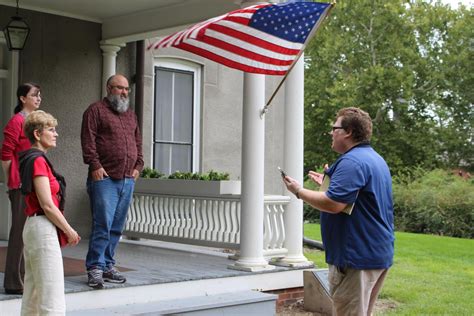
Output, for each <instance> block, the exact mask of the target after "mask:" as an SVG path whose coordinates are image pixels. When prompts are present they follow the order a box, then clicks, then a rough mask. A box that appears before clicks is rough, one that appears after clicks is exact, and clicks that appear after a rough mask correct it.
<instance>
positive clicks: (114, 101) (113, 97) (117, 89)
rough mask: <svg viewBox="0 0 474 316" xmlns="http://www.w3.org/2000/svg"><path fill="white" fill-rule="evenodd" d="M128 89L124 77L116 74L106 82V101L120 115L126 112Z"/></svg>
mask: <svg viewBox="0 0 474 316" xmlns="http://www.w3.org/2000/svg"><path fill="white" fill-rule="evenodd" d="M129 92H130V87H129V85H128V80H127V78H125V76H123V75H120V74H116V75H113V76H111V77H110V78H109V79H108V80H107V99H108V100H109V101H110V105H111V106H112V108H113V109H114V110H115V111H117V112H120V113H123V112H125V111H127V110H128V104H129V99H128V93H129Z"/></svg>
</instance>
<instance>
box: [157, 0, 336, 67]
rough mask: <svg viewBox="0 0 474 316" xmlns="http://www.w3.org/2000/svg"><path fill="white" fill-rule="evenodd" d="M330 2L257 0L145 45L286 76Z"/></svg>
mask: <svg viewBox="0 0 474 316" xmlns="http://www.w3.org/2000/svg"><path fill="white" fill-rule="evenodd" d="M330 7H331V4H329V3H318V2H289V3H277V4H260V5H254V6H250V7H247V8H244V9H241V10H236V11H232V12H230V13H227V14H224V15H221V16H219V17H216V18H212V19H209V20H207V21H204V22H201V23H198V24H196V25H193V26H191V27H189V28H188V29H186V30H183V31H180V32H177V33H175V34H172V35H169V36H167V37H165V38H163V39H162V40H160V41H158V42H156V43H154V44H152V45H150V46H149V47H148V49H151V48H154V49H160V48H165V47H176V48H179V49H182V50H185V51H189V52H192V53H194V54H197V55H200V56H203V57H205V58H208V59H210V60H213V61H215V62H218V63H220V64H223V65H226V66H228V67H231V68H235V69H239V70H242V71H245V72H251V73H258V74H266V75H285V74H286V72H287V71H288V70H289V69H291V65H292V64H293V62H294V61H295V59H296V58H298V57H299V55H300V52H301V50H303V49H304V47H305V43H306V40H307V39H308V38H309V37H310V36H311V35H312V34H313V33H314V31H313V32H312V30H313V29H314V30H316V29H317V28H318V27H319V24H320V23H321V22H322V21H323V20H324V17H325V16H326V15H327V13H328V11H329V8H330Z"/></svg>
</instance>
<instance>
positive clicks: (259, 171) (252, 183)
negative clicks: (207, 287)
mask: <svg viewBox="0 0 474 316" xmlns="http://www.w3.org/2000/svg"><path fill="white" fill-rule="evenodd" d="M264 104H265V77H264V76H263V75H257V74H247V73H245V74H244V99H243V110H242V111H243V115H242V182H241V183H242V190H241V209H240V212H241V217H240V255H239V259H238V260H237V261H236V262H235V263H234V264H232V265H230V266H229V268H231V269H236V270H244V271H260V270H270V269H273V268H274V267H273V266H271V265H268V262H267V261H266V260H265V258H264V257H263V208H264V205H263V203H264V201H263V196H264V158H265V155H264V153H265V118H264V117H263V118H261V117H260V111H261V110H262V108H263V106H264Z"/></svg>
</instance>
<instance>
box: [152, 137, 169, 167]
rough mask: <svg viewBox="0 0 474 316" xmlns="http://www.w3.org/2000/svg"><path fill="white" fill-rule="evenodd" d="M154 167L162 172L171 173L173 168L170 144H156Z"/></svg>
mask: <svg viewBox="0 0 474 316" xmlns="http://www.w3.org/2000/svg"><path fill="white" fill-rule="evenodd" d="M154 147H155V148H154V155H153V157H154V159H155V161H154V166H153V167H154V168H155V169H156V170H158V171H159V172H161V173H164V174H170V170H171V162H170V157H171V147H170V145H168V144H155V146H154Z"/></svg>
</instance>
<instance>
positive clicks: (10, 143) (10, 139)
mask: <svg viewBox="0 0 474 316" xmlns="http://www.w3.org/2000/svg"><path fill="white" fill-rule="evenodd" d="M22 129H23V120H22V118H21V117H20V116H17V115H15V116H13V117H12V118H11V119H10V121H8V123H7V125H6V126H5V128H4V129H3V135H4V137H3V145H2V160H3V161H8V160H12V159H13V157H14V153H15V149H16V148H17V146H18V143H19V141H20V135H21V132H22Z"/></svg>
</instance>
